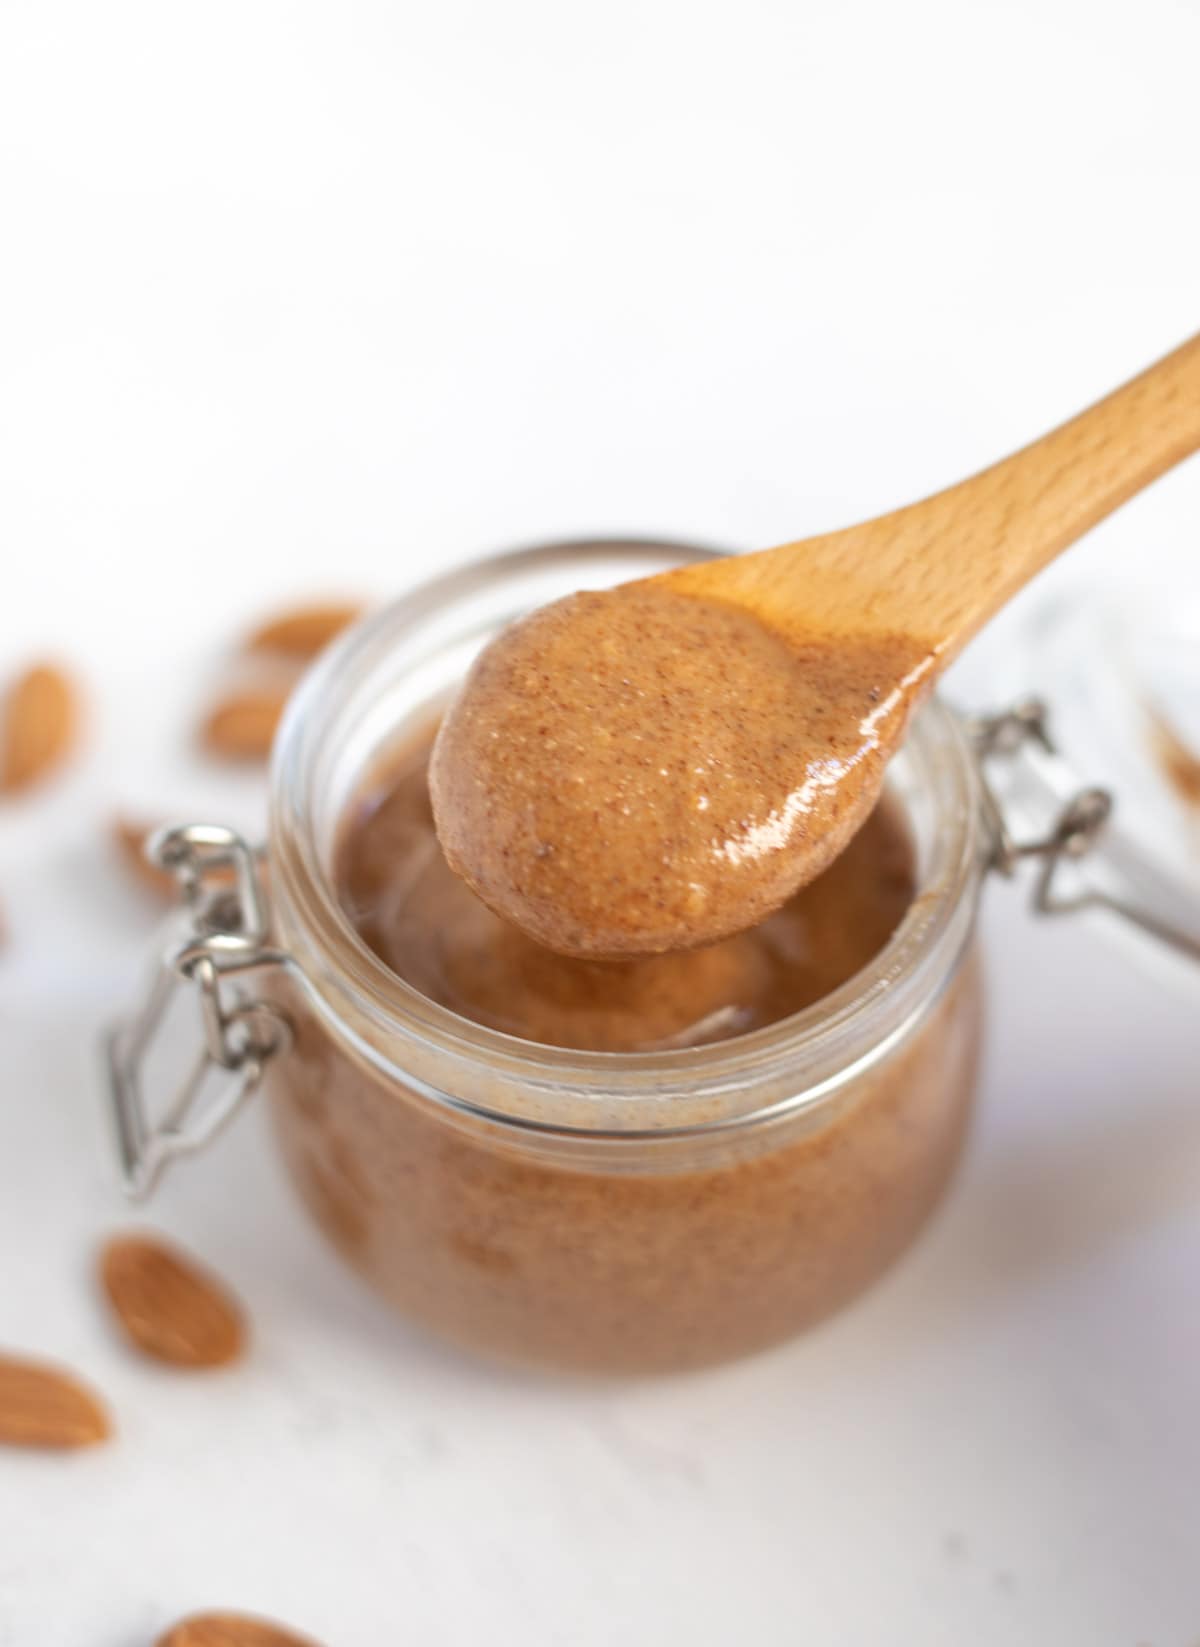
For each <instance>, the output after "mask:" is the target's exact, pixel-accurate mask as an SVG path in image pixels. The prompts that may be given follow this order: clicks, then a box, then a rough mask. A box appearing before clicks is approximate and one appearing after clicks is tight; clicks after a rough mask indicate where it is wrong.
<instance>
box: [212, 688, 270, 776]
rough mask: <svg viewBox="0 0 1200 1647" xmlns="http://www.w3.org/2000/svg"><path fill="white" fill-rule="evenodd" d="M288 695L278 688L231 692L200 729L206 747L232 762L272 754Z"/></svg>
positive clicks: (214, 708)
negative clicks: (272, 745)
mask: <svg viewBox="0 0 1200 1647" xmlns="http://www.w3.org/2000/svg"><path fill="white" fill-rule="evenodd" d="M288 696H289V693H288V692H287V691H285V690H284V689H282V688H280V687H276V686H272V687H258V688H247V689H246V690H245V691H241V692H233V693H230V695H229V696H228V697H225V698H222V699H221V700H220V702H219V703H217V704H215V705H214V706H213V708H212V709H211V710H210V712H209V714H208V718H207V719H206V720H205V722H204V725H203V726H202V727H201V731H200V736H201V740H202V742H203V743H204V746H205V748H206V749H208V751H209V752H210V753H211V754H213V755H221V756H224V757H225V758H226V759H229V760H262V759H264V758H265V757H266V756H267V755H269V754H270V752H271V744H272V743H273V742H274V739H275V730H276V728H277V727H278V725H279V721H280V718H281V716H282V715H283V711H284V706H285V705H286V703H287V700H288Z"/></svg>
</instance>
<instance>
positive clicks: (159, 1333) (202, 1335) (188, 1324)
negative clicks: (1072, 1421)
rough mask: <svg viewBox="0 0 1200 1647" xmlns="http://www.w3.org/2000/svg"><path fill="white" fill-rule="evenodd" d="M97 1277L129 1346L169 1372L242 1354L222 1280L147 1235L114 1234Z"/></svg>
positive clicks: (237, 1312)
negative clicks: (168, 1366)
mask: <svg viewBox="0 0 1200 1647" xmlns="http://www.w3.org/2000/svg"><path fill="white" fill-rule="evenodd" d="M100 1279H101V1282H102V1283H103V1286H104V1290H105V1292H106V1293H107V1294H108V1299H109V1302H110V1304H111V1305H112V1307H113V1310H114V1312H115V1313H116V1317H117V1320H118V1322H119V1323H120V1325H121V1327H122V1329H123V1331H124V1333H125V1336H126V1337H127V1338H128V1339H129V1341H130V1342H131V1343H132V1344H133V1345H134V1346H135V1347H136V1348H137V1349H139V1350H141V1351H142V1352H143V1353H144V1354H146V1355H149V1356H153V1357H154V1359H155V1360H157V1361H169V1362H170V1363H171V1364H172V1365H173V1366H176V1367H223V1366H225V1365H226V1363H228V1362H230V1361H234V1360H236V1359H237V1357H238V1356H239V1355H240V1354H241V1352H242V1347H243V1345H244V1343H245V1338H246V1330H245V1325H244V1320H243V1316H242V1311H241V1308H240V1306H239V1305H238V1304H237V1303H236V1302H235V1300H234V1299H233V1297H232V1295H231V1294H230V1293H229V1292H228V1291H227V1289H226V1288H225V1286H224V1285H223V1283H222V1282H220V1281H218V1280H217V1278H216V1276H215V1275H213V1274H212V1273H211V1272H210V1271H208V1270H206V1269H204V1268H202V1267H201V1266H200V1265H199V1264H197V1263H196V1262H195V1260H194V1259H192V1258H189V1257H188V1256H187V1255H186V1254H184V1253H182V1252H180V1251H179V1250H178V1249H177V1248H174V1247H171V1246H168V1245H167V1243H166V1242H165V1241H162V1240H161V1239H160V1238H159V1237H157V1236H153V1235H141V1234H137V1235H133V1234H131V1235H118V1236H114V1237H113V1238H112V1239H111V1240H110V1241H108V1242H106V1244H105V1246H104V1248H103V1250H102V1251H101V1254H100Z"/></svg>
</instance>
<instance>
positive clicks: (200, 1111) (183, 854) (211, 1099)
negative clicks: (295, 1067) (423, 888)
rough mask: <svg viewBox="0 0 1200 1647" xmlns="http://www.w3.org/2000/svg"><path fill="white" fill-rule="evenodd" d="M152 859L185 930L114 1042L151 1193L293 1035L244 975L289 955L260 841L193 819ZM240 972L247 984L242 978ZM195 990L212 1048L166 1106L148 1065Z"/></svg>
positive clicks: (125, 1131)
mask: <svg viewBox="0 0 1200 1647" xmlns="http://www.w3.org/2000/svg"><path fill="white" fill-rule="evenodd" d="M147 856H148V857H149V858H150V859H151V860H152V861H153V862H154V863H157V864H158V865H159V866H160V867H161V868H163V869H166V870H169V871H170V872H171V873H172V874H173V875H174V876H175V879H176V881H177V882H178V884H179V889H180V893H181V895H182V900H183V904H184V910H185V921H184V923H183V927H182V932H181V933H179V932H177V934H176V941H175V943H174V944H173V945H172V946H171V947H170V948H168V950H167V951H166V953H165V954H164V956H163V958H162V960H161V962H160V963H159V966H158V969H157V971H156V973H155V975H154V979H153V981H152V983H151V986H150V989H149V992H148V994H147V996H146V999H145V1002H144V1003H143V1005H142V1008H141V1010H140V1012H138V1013H137V1014H136V1015H134V1016H133V1017H131V1018H129V1019H127V1020H123V1021H122V1022H120V1023H118V1024H117V1025H116V1026H115V1027H114V1028H113V1029H112V1031H111V1032H110V1034H109V1036H108V1038H107V1042H106V1052H107V1064H108V1090H109V1097H110V1100H111V1104H112V1110H113V1118H114V1122H115V1126H116V1134H117V1147H118V1151H119V1155H120V1163H121V1174H122V1179H123V1182H124V1186H125V1190H126V1193H127V1194H129V1195H131V1196H133V1197H135V1198H140V1197H142V1196H145V1195H147V1194H148V1193H149V1191H150V1190H151V1189H152V1188H153V1186H154V1184H155V1182H156V1181H157V1179H158V1177H159V1175H160V1173H161V1172H162V1170H163V1168H164V1167H165V1166H166V1165H167V1163H168V1162H169V1161H171V1160H173V1159H174V1158H175V1157H176V1156H178V1155H186V1154H189V1153H191V1152H192V1151H194V1150H197V1149H200V1148H201V1147H202V1146H203V1145H205V1144H206V1143H208V1142H209V1140H210V1139H211V1138H213V1137H214V1136H215V1134H216V1133H217V1132H219V1131H220V1129H221V1128H222V1127H224V1126H225V1125H226V1124H227V1122H228V1121H230V1120H231V1119H232V1117H233V1115H234V1114H235V1113H236V1111H237V1110H238V1109H239V1108H240V1107H241V1105H242V1104H243V1103H244V1102H245V1100H246V1099H247V1098H248V1097H249V1096H250V1094H251V1093H252V1092H253V1091H254V1089H255V1088H256V1087H257V1086H258V1084H259V1082H260V1081H261V1079H262V1076H263V1071H264V1070H265V1068H266V1065H267V1062H268V1060H269V1059H270V1058H272V1057H274V1056H275V1054H276V1053H278V1052H281V1051H283V1050H284V1049H285V1048H286V1047H287V1046H288V1044H289V1043H290V1040H291V1030H290V1027H289V1025H288V1021H287V1019H286V1017H285V1016H284V1015H283V1013H282V1012H280V1011H279V1009H278V1008H276V1007H274V1006H272V1005H270V1004H268V1003H267V1002H266V1001H262V1000H256V999H254V998H253V997H252V996H251V995H250V994H249V993H248V992H247V990H245V989H244V988H242V987H241V981H242V980H244V979H245V978H246V977H247V976H248V975H249V974H250V973H252V972H255V971H258V970H260V969H262V968H264V967H274V966H282V965H283V964H284V963H285V960H286V957H285V956H284V955H283V953H282V952H281V951H278V950H275V949H272V948H271V947H270V945H269V942H268V938H269V923H268V913H267V904H266V899H265V896H264V893H263V888H262V883H261V881H260V878H259V871H258V864H257V860H256V857H255V854H254V851H253V850H252V848H251V847H250V846H249V845H248V844H247V843H246V841H245V840H243V838H242V837H241V836H240V835H238V834H236V833H235V832H234V831H233V830H231V829H224V828H222V827H220V826H219V825H213V824H186V825H181V826H178V827H175V828H170V829H165V830H162V831H160V832H159V833H158V834H157V835H156V836H155V837H154V838H153V840H152V841H151V842H150V843H149V847H148V849H147ZM235 980H238V981H236V982H235ZM193 989H194V990H195V991H196V992H197V995H198V1000H199V1007H200V1022H201V1029H202V1033H203V1046H202V1049H201V1052H200V1055H199V1057H198V1059H196V1060H194V1062H193V1064H192V1067H191V1069H190V1071H189V1073H187V1074H186V1075H185V1077H184V1078H183V1080H182V1081H181V1082H180V1083H179V1084H178V1087H177V1089H176V1091H175V1093H174V1097H173V1098H172V1100H171V1101H170V1102H169V1103H168V1105H167V1106H166V1108H165V1109H164V1110H162V1111H161V1113H159V1114H158V1115H157V1116H156V1117H152V1116H151V1113H150V1110H149V1108H148V1107H147V1103H146V1096H145V1085H146V1081H145V1077H146V1066H147V1063H148V1061H149V1060H150V1059H151V1057H152V1056H153V1055H154V1053H155V1052H156V1050H157V1045H158V1042H159V1040H160V1039H161V1036H160V1032H161V1031H162V1030H163V1028H164V1024H165V1021H166V1019H167V1018H168V1016H169V1014H170V1012H171V1009H172V1007H173V1006H174V1005H175V1003H176V1000H177V998H178V997H179V995H180V994H181V992H188V991H190V990H193Z"/></svg>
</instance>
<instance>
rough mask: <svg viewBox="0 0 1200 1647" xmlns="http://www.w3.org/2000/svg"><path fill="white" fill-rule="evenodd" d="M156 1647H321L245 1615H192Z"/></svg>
mask: <svg viewBox="0 0 1200 1647" xmlns="http://www.w3.org/2000/svg"><path fill="white" fill-rule="evenodd" d="M155 1647H318V1644H317V1643H316V1642H315V1641H313V1640H312V1638H311V1636H298V1635H297V1634H296V1633H295V1631H294V1630H285V1629H284V1627H283V1625H282V1624H272V1623H270V1622H269V1621H268V1620H267V1619H265V1618H247V1617H246V1616H245V1614H243V1613H193V1614H192V1616H191V1617H190V1618H185V1619H181V1620H180V1622H179V1623H178V1624H176V1625H173V1626H172V1628H171V1629H169V1630H168V1631H167V1633H166V1635H165V1636H159V1638H158V1640H157V1642H156V1643H155Z"/></svg>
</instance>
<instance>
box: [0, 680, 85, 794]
mask: <svg viewBox="0 0 1200 1647" xmlns="http://www.w3.org/2000/svg"><path fill="white" fill-rule="evenodd" d="M78 718H79V709H78V702H77V695H76V691H75V687H74V685H73V683H72V681H71V679H70V677H69V676H68V675H66V674H65V673H64V671H63V670H61V669H59V668H57V667H56V666H55V665H54V664H49V663H39V664H35V665H34V666H33V668H31V669H27V670H26V671H25V673H24V674H23V675H20V676H18V678H17V679H16V680H15V681H13V683H12V685H11V686H10V687H9V688H8V691H7V693H6V694H5V697H4V701H3V705H2V706H0V793H13V792H15V791H16V790H19V789H27V788H29V787H30V786H31V785H33V784H35V783H37V782H38V781H39V780H40V779H41V778H44V777H46V776H48V774H49V773H50V772H52V771H53V770H54V768H55V767H56V766H59V765H61V763H62V762H63V761H64V760H65V759H66V757H67V755H68V754H69V753H70V750H71V747H72V745H73V744H74V742H75V737H76V731H77V722H78Z"/></svg>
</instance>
